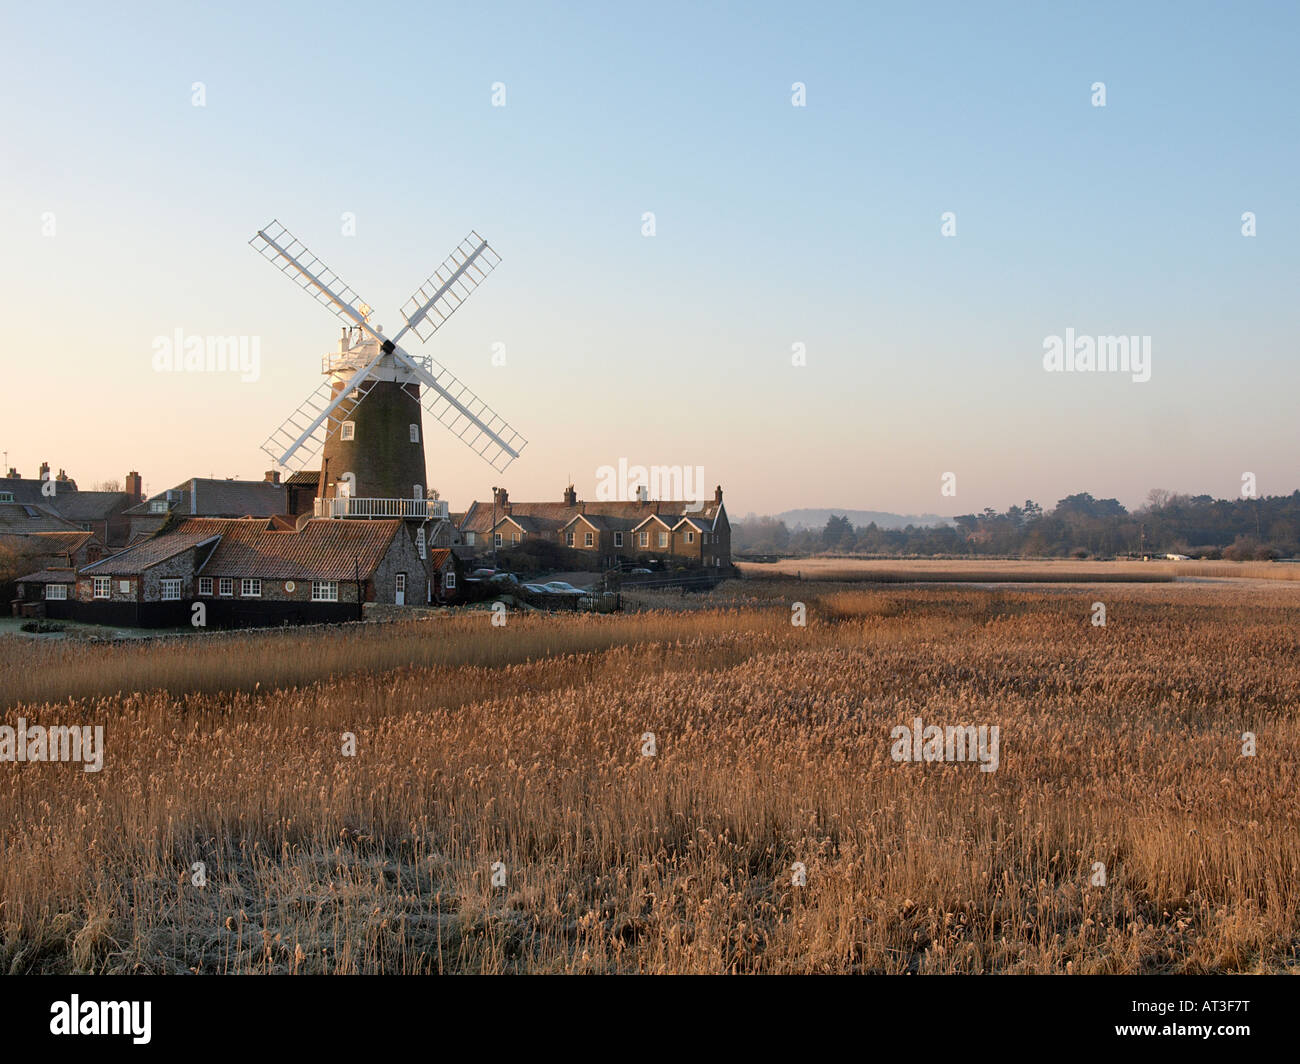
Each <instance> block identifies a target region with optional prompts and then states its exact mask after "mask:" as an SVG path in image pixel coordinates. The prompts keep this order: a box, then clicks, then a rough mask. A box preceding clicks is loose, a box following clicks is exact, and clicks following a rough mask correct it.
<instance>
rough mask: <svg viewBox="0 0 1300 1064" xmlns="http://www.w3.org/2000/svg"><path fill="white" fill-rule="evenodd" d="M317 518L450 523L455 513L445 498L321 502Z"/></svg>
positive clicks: (332, 500) (318, 506) (330, 500)
mask: <svg viewBox="0 0 1300 1064" xmlns="http://www.w3.org/2000/svg"><path fill="white" fill-rule="evenodd" d="M316 516H317V517H403V518H409V519H413V520H414V519H421V520H425V521H446V520H448V519H449V518H450V517H451V510H450V507H449V505H448V504H447V502H446V501H444V500H442V499H317V500H316Z"/></svg>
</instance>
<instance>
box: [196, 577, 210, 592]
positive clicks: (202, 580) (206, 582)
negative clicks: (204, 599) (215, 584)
mask: <svg viewBox="0 0 1300 1064" xmlns="http://www.w3.org/2000/svg"><path fill="white" fill-rule="evenodd" d="M199 594H200V595H211V594H212V577H210V576H200V577H199Z"/></svg>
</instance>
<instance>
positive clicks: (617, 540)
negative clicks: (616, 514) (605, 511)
mask: <svg viewBox="0 0 1300 1064" xmlns="http://www.w3.org/2000/svg"><path fill="white" fill-rule="evenodd" d="M614 546H616V547H621V546H623V533H622V532H615V533H614Z"/></svg>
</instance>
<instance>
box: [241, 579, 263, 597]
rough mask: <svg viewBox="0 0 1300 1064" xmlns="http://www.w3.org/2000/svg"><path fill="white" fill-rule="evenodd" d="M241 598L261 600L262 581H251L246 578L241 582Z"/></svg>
mask: <svg viewBox="0 0 1300 1064" xmlns="http://www.w3.org/2000/svg"><path fill="white" fill-rule="evenodd" d="M239 596H240V598H261V597H262V581H260V580H250V579H249V578H248V577H244V579H242V580H240V581H239Z"/></svg>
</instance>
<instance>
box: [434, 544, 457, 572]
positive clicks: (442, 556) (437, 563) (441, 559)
mask: <svg viewBox="0 0 1300 1064" xmlns="http://www.w3.org/2000/svg"><path fill="white" fill-rule="evenodd" d="M451 557H452V554H451V548H450V547H438V548H437V549H435V550H431V551H429V563H430V564H431V565H432V566H433V568H435V569H441V568H442V567H443V566H444V565H446V564H447V562H448V560H449V559H450V558H451Z"/></svg>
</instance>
